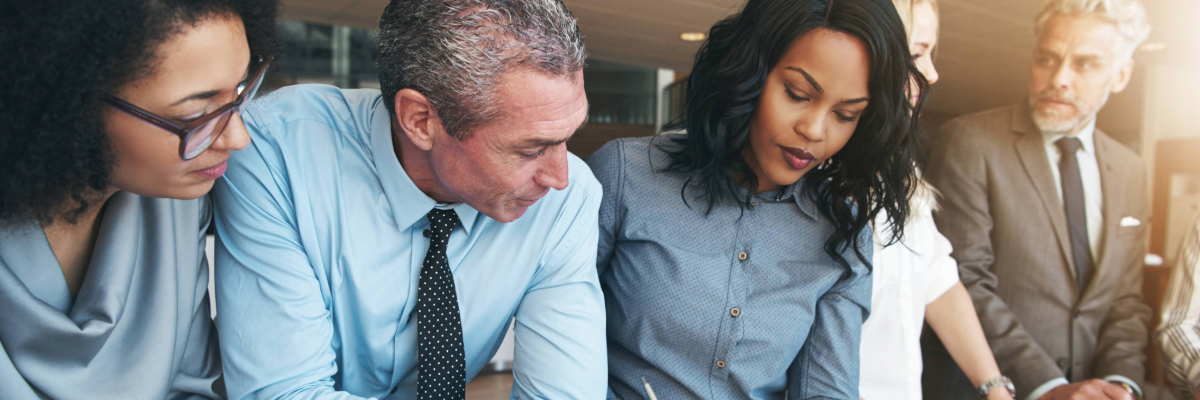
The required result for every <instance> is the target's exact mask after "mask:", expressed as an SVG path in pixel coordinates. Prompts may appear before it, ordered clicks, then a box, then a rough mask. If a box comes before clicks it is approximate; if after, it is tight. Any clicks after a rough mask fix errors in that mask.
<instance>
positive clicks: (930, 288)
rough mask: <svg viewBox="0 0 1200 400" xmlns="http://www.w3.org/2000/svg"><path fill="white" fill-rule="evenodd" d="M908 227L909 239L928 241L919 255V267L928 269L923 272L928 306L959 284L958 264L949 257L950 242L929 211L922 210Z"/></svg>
mask: <svg viewBox="0 0 1200 400" xmlns="http://www.w3.org/2000/svg"><path fill="white" fill-rule="evenodd" d="M909 227H910V228H909V229H911V230H910V232H909V234H911V235H912V236H911V237H913V238H918V237H920V238H928V240H929V246H928V247H926V248H925V249H924V250H923V254H920V255H919V256H920V258H921V261H920V264H919V265H920V266H924V267H926V268H928V269H927V270H926V271H925V304H926V305H928V304H929V303H933V302H934V301H935V300H937V299H938V298H939V297H942V295H943V294H946V291H948V290H950V288H952V287H954V285H955V284H957V283H958V282H959V280H958V262H957V261H954V258H953V257H951V256H950V253H951V251H952V250H953V248H952V247H951V245H950V240H948V239H946V236H944V235H942V233H941V232H939V231H938V230H937V225H935V224H934V223H933V214H931V213H930V211H929V210H922V212H921V213H920V214H918V216H917V218H914V221H912V223H910V224H909Z"/></svg>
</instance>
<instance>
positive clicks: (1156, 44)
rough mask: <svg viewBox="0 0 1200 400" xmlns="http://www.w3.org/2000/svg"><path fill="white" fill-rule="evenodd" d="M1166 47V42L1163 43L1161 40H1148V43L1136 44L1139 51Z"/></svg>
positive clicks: (1158, 49)
mask: <svg viewBox="0 0 1200 400" xmlns="http://www.w3.org/2000/svg"><path fill="white" fill-rule="evenodd" d="M1166 48H1167V44H1166V43H1163V42H1150V43H1146V44H1143V45H1141V46H1138V50H1141V51H1161V50H1165V49H1166Z"/></svg>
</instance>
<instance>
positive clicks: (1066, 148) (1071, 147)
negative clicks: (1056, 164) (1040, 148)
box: [1054, 136, 1083, 157]
mask: <svg viewBox="0 0 1200 400" xmlns="http://www.w3.org/2000/svg"><path fill="white" fill-rule="evenodd" d="M1054 145H1055V146H1058V150H1059V151H1061V152H1062V154H1063V156H1064V157H1065V156H1073V155H1075V152H1076V151H1079V149H1080V148H1081V147H1083V142H1081V141H1079V138H1077V137H1074V136H1067V137H1064V138H1062V139H1058V140H1057V141H1055V142H1054Z"/></svg>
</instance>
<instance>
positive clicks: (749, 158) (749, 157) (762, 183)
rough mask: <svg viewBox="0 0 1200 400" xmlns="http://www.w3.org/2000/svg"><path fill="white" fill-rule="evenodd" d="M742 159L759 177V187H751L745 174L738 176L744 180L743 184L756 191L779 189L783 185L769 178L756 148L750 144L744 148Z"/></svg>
mask: <svg viewBox="0 0 1200 400" xmlns="http://www.w3.org/2000/svg"><path fill="white" fill-rule="evenodd" d="M742 159H743V160H745V161H746V165H748V166H750V171H752V172H754V176H755V177H756V178H758V187H750V182H749V181H748V180H747V179H746V177H745V176H741V177H738V179H740V180H741V181H742V186H745V187H746V188H747V189H750V190H751V191H753V192H754V193H762V192H766V191H770V190H778V189H779V188H781V187H783V186H780V185H778V184H776V183H775V182H771V180H769V179H767V175H766V174H764V173H763V169H762V164H760V163H759V162H758V157H755V155H754V150H753V149H751V148H750V146H748V145H747V146H746V149H745V150H742Z"/></svg>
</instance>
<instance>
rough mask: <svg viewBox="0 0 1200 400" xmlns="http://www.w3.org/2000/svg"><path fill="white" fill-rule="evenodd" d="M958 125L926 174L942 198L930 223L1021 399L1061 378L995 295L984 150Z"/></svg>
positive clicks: (1051, 361) (948, 129) (950, 130)
mask: <svg viewBox="0 0 1200 400" xmlns="http://www.w3.org/2000/svg"><path fill="white" fill-rule="evenodd" d="M962 125H963V124H961V123H959V122H955V121H952V122H950V123H947V124H946V127H944V128H943V131H944V132H943V133H942V137H943V138H946V140H947V144H946V146H945V148H943V149H942V154H941V155H940V157H935V158H934V164H933V165H931V168H930V170H929V172H930V175H929V176H930V182H931V183H933V184H934V186H935V187H937V188H938V189H939V190H940V191H941V192H942V194H943V202H942V204H941V210H939V211H937V212H935V213H934V219H935V220H936V221H937V227H938V229H939V230H940V231H941V232H942V234H944V235H945V236H946V237H947V238H949V239H950V242H951V243H952V244H953V246H954V252H953V253H952V254H953V256H954V259H955V260H956V261H957V262H958V272H959V275H960V276H961V278H962V283H963V285H964V286H965V287H966V289H967V292H968V293H969V294H970V295H971V300H972V303H973V304H974V306H975V313H976V314H977V315H978V316H979V320H980V324H981V325H980V327H981V328H982V329H983V333H984V335H985V336H986V337H987V339H988V342H989V344H990V345H991V350H992V354H993V355H994V356H995V357H996V363H997V364H998V365H999V366H1000V371H1002V372H1003V373H1004V374H1005V375H1007V376H1009V377H1010V378H1012V380H1013V383H1014V384H1015V385H1016V387H1017V393H1018V395H1019V396H1022V397H1024V396H1028V394H1029V393H1030V391H1032V390H1034V389H1035V388H1038V387H1039V386H1041V385H1043V384H1045V383H1047V382H1050V381H1052V380H1056V379H1063V380H1064V381H1065V379H1064V378H1063V375H1062V371H1061V370H1059V369H1058V365H1057V364H1055V362H1054V359H1053V358H1051V357H1050V356H1049V355H1048V354H1046V352H1045V350H1043V349H1042V348H1041V346H1039V345H1038V344H1037V342H1036V341H1035V340H1034V339H1033V337H1032V336H1031V335H1030V334H1029V332H1028V331H1026V330H1025V328H1024V327H1023V326H1021V322H1020V320H1018V319H1017V316H1016V315H1014V314H1013V312H1012V311H1011V310H1009V308H1008V305H1007V304H1005V302H1004V300H1003V299H1001V298H1000V296H999V295H998V294H997V293H996V288H997V286H999V284H1000V282H999V279H997V278H996V275H995V274H993V273H992V268H994V267H995V257H994V255H993V251H992V238H991V233H992V227H993V221H992V216H991V214H990V212H989V209H990V207H989V204H988V202H989V194H990V193H989V188H988V176H987V174H988V172H987V165H986V160H987V154H988V151H987V149H984V148H981V147H982V146H979V145H978V143H977V141H978V140H979V139H977V138H971V137H970V136H974V135H972V134H971V132H966V131H967V129H965V127H964V126H962ZM939 337H940V336H939Z"/></svg>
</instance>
